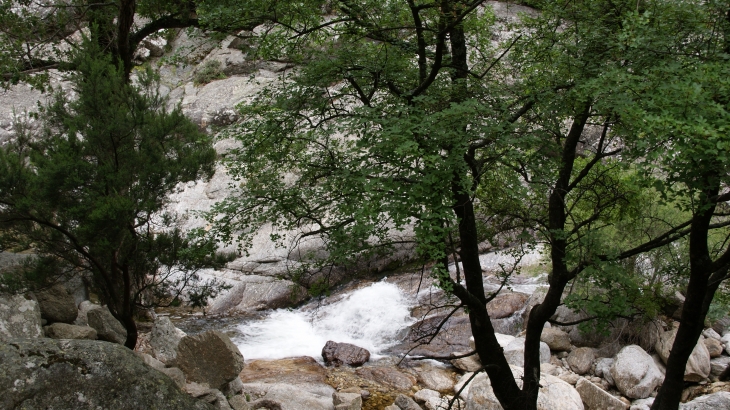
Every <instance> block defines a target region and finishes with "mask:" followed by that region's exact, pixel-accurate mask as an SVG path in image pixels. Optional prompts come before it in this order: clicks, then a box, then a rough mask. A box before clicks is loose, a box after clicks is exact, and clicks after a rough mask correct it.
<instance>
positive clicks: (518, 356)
mask: <svg viewBox="0 0 730 410" xmlns="http://www.w3.org/2000/svg"><path fill="white" fill-rule="evenodd" d="M504 356H505V357H506V358H507V363H509V364H511V365H513V366H517V367H522V366H523V365H524V364H525V339H524V338H522V337H518V338H515V339H514V340H513V341H512V342H510V344H508V345H507V346H506V347H504ZM549 362H550V347H548V345H547V343H545V342H540V363H549Z"/></svg>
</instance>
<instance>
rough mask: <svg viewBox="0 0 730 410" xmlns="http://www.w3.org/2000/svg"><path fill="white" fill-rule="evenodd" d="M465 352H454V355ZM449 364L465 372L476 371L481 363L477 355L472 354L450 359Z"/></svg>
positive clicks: (480, 366)
mask: <svg viewBox="0 0 730 410" xmlns="http://www.w3.org/2000/svg"><path fill="white" fill-rule="evenodd" d="M466 353H467V352H454V356H461V355H464V354H466ZM451 364H452V365H454V367H456V368H457V369H459V370H462V371H465V372H476V371H477V370H479V369H481V368H482V363H481V362H480V361H479V355H477V354H473V355H471V356H467V357H461V358H458V359H452V360H451Z"/></svg>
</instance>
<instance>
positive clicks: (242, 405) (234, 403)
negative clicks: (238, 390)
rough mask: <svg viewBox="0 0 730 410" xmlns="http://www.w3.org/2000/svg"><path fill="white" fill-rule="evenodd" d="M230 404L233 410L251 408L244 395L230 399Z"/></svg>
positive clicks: (248, 409)
mask: <svg viewBox="0 0 730 410" xmlns="http://www.w3.org/2000/svg"><path fill="white" fill-rule="evenodd" d="M228 404H230V405H231V408H232V409H233V410H250V409H251V407H250V406H249V405H248V402H247V401H246V396H244V395H242V394H238V395H235V396H233V397H231V398H230V399H228Z"/></svg>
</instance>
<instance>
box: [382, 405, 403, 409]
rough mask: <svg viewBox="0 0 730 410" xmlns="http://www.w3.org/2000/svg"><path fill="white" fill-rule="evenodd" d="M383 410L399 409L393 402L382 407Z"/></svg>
mask: <svg viewBox="0 0 730 410" xmlns="http://www.w3.org/2000/svg"><path fill="white" fill-rule="evenodd" d="M383 410H400V407H398V406H396V405H395V404H391V405H390V406H386V407H384V408H383Z"/></svg>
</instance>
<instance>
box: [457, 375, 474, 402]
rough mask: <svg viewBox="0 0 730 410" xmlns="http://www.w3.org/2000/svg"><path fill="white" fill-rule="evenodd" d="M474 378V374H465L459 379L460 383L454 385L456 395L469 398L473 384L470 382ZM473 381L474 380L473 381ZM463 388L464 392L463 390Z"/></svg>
mask: <svg viewBox="0 0 730 410" xmlns="http://www.w3.org/2000/svg"><path fill="white" fill-rule="evenodd" d="M472 376H474V373H464V375H463V376H461V378H460V379H459V381H458V382H456V384H455V385H454V394H455V395H456V394H458V395H459V397H462V398H466V397H468V396H469V386H470V385H471V383H467V382H469V379H472ZM472 380H473V379H472ZM462 388H463V390H462Z"/></svg>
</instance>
